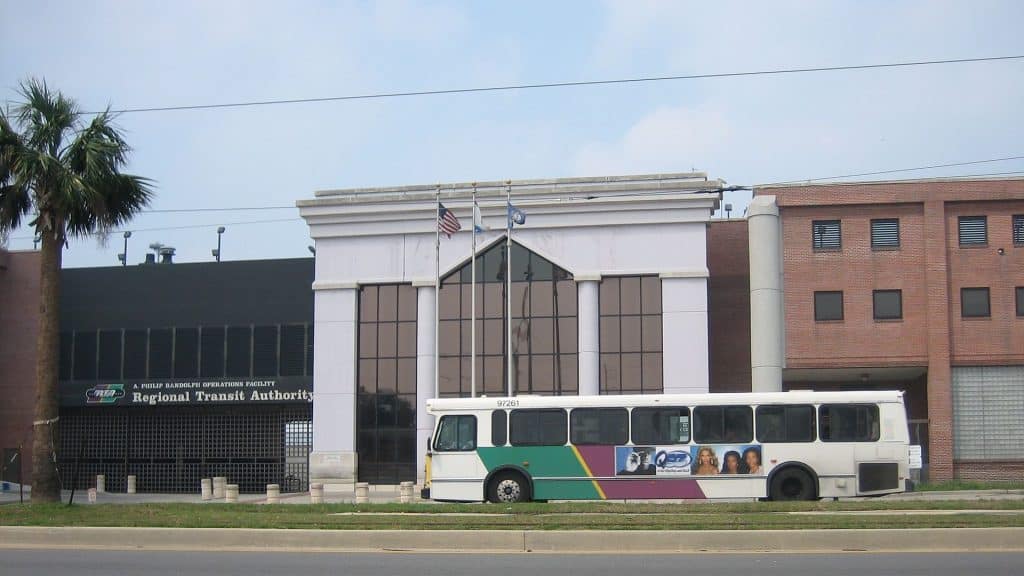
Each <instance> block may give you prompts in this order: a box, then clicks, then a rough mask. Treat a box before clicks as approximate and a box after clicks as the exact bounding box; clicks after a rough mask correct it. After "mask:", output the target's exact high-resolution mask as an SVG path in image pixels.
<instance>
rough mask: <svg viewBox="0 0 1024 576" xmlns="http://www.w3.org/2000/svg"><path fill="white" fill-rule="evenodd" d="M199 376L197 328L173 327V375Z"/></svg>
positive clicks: (180, 376)
mask: <svg viewBox="0 0 1024 576" xmlns="http://www.w3.org/2000/svg"><path fill="white" fill-rule="evenodd" d="M196 376H199V329H198V328H175V329H174V377H175V378H178V379H181V378H195V377H196Z"/></svg>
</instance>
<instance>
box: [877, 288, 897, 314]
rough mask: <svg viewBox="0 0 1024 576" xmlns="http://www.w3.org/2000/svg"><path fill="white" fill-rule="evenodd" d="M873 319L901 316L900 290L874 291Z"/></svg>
mask: <svg viewBox="0 0 1024 576" xmlns="http://www.w3.org/2000/svg"><path fill="white" fill-rule="evenodd" d="M873 296H874V306H875V320H899V319H901V318H903V291H902V290H875V291H874V294H873Z"/></svg>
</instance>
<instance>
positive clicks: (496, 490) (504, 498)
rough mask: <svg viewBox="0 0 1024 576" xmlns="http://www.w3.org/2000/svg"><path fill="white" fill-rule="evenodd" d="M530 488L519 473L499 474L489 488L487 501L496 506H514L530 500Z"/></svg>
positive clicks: (492, 479) (492, 480)
mask: <svg viewBox="0 0 1024 576" xmlns="http://www.w3.org/2000/svg"><path fill="white" fill-rule="evenodd" d="M529 492H530V486H529V484H527V482H526V478H524V477H523V475H522V474H520V473H518V472H512V471H507V472H499V473H497V474H495V475H494V478H491V482H490V484H489V485H488V486H487V499H488V500H490V501H491V502H494V503H496V504H513V503H515V502H526V501H528V500H529V499H530V494H529Z"/></svg>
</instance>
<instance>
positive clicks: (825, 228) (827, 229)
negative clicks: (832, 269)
mask: <svg viewBox="0 0 1024 576" xmlns="http://www.w3.org/2000/svg"><path fill="white" fill-rule="evenodd" d="M811 245H812V247H813V249H814V250H815V251H822V252H827V251H836V250H842V248H843V230H842V224H841V221H840V220H814V221H812V222H811Z"/></svg>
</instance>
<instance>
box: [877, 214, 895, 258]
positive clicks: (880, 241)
mask: <svg viewBox="0 0 1024 576" xmlns="http://www.w3.org/2000/svg"><path fill="white" fill-rule="evenodd" d="M899 247H900V221H899V219H898V218H879V219H876V220H872V221H871V249H872V250H895V249H897V248H899Z"/></svg>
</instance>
